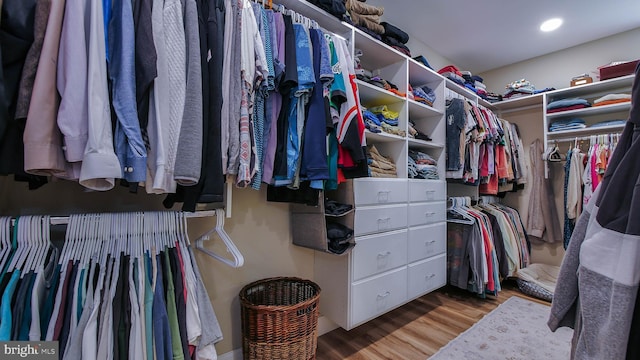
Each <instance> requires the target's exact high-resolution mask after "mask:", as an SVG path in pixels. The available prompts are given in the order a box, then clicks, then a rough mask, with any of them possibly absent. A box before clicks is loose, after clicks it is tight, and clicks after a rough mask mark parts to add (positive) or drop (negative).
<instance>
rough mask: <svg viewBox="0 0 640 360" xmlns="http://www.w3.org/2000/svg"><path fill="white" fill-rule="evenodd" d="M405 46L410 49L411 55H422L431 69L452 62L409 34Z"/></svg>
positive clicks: (440, 67) (437, 68)
mask: <svg viewBox="0 0 640 360" xmlns="http://www.w3.org/2000/svg"><path fill="white" fill-rule="evenodd" d="M407 47H408V48H409V49H410V50H411V56H413V57H416V56H418V55H422V56H424V57H425V58H426V59H427V61H428V62H429V65H431V67H432V68H433V70H435V71H438V70H440V69H442V68H443V67H445V66H447V65H451V64H453V61H451V60H449V59H448V58H446V57H444V56H441V55H440V54H438V53H437V52H436V51H435V50H433V49H432V48H431V47H430V46H429V45H427V44H425V43H423V42H421V41H419V40H416V39H415V37H413V36H410V37H409V42H408V43H407Z"/></svg>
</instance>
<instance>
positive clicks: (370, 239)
mask: <svg viewBox="0 0 640 360" xmlns="http://www.w3.org/2000/svg"><path fill="white" fill-rule="evenodd" d="M356 244H357V246H356V247H355V248H353V280H354V281H355V280H360V279H362V278H365V277H367V276H371V275H375V274H379V273H381V272H385V271H387V270H391V269H393V268H396V267H398V266H402V265H406V264H407V230H406V229H404V230H399V231H392V232H386V233H383V234H376V235H370V236H362V237H357V238H356Z"/></svg>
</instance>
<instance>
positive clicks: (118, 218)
mask: <svg viewBox="0 0 640 360" xmlns="http://www.w3.org/2000/svg"><path fill="white" fill-rule="evenodd" d="M210 216H216V217H217V223H216V226H215V227H214V228H213V229H212V230H210V231H208V232H207V233H205V234H204V235H203V236H200V237H198V238H197V239H196V240H195V242H196V244H197V245H196V248H197V249H201V250H203V251H204V252H205V253H206V254H208V255H210V256H212V257H214V258H215V259H217V260H219V261H222V262H223V263H225V264H227V265H229V266H232V267H239V266H242V264H243V262H244V259H243V257H242V254H241V253H240V252H239V251H238V249H237V248H236V246H235V245H234V244H233V242H232V241H231V239H230V238H229V236H228V235H227V234H226V232H225V231H224V228H223V225H224V210H222V209H217V210H213V211H202V212H196V213H183V212H170V211H166V212H132V213H101V214H78V215H70V216H68V217H50V216H20V217H17V218H15V219H12V218H10V217H0V271H1V273H0V293H1V294H2V297H1V299H0V308H1V309H2V311H3V316H2V318H0V339H2V340H3V341H9V340H20V341H24V340H30V341H41V340H47V341H58V343H59V354H60V356H61V358H62V359H75V358H107V356H106V355H107V354H108V353H115V354H117V356H118V357H119V358H120V359H125V358H129V359H149V358H154V357H153V356H154V354H156V356H157V358H158V359H171V358H176V356H177V357H184V358H185V359H190V358H193V356H192V355H196V353H197V358H203V359H204V358H215V347H214V344H215V343H216V342H218V341H220V340H221V339H222V332H221V329H220V326H219V324H218V321H217V318H216V315H215V312H214V310H213V307H212V305H211V301H210V299H209V296H208V294H207V291H206V289H205V287H204V283H203V281H202V275H201V274H200V271H199V269H198V265H197V263H196V261H195V256H194V253H193V247H192V245H191V242H190V241H189V238H188V235H187V218H194V217H210ZM51 225H66V226H67V227H66V231H65V238H64V243H63V245H62V246H61V247H57V246H55V245H54V243H53V242H52V239H51V236H50V227H51ZM213 233H216V234H217V235H218V236H219V237H220V238H221V239H222V240H223V242H224V243H225V245H226V247H227V251H229V252H230V253H231V255H232V257H233V259H229V258H228V256H223V255H220V254H217V253H214V252H212V251H210V250H207V249H205V248H204V247H203V246H202V242H203V241H204V240H206V239H208V238H209V237H210V236H211V235H212V234H213ZM18 299H20V301H18Z"/></svg>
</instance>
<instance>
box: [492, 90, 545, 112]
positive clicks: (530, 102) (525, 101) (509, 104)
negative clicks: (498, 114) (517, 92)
mask: <svg viewBox="0 0 640 360" xmlns="http://www.w3.org/2000/svg"><path fill="white" fill-rule="evenodd" d="M542 98H543V96H542V93H540V94H534V95H529V96H522V97H519V98H515V99H509V100H504V101H498V102H494V103H491V106H492V107H493V108H495V109H496V110H499V111H510V110H523V109H524V108H528V107H541V106H542Z"/></svg>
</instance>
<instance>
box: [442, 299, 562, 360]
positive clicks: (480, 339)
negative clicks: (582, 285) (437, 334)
mask: <svg viewBox="0 0 640 360" xmlns="http://www.w3.org/2000/svg"><path fill="white" fill-rule="evenodd" d="M550 309H551V308H550V307H549V306H546V305H542V304H539V303H536V302H533V301H529V300H526V299H522V298H519V297H516V296H514V297H512V298H510V299H508V300H507V301H505V302H504V303H502V304H501V305H500V306H498V307H497V308H496V309H494V310H493V311H492V312H490V313H489V314H487V315H485V317H483V318H482V319H481V320H480V321H478V322H477V323H475V324H474V325H473V326H472V327H471V328H470V329H468V330H467V331H465V332H464V333H462V334H460V335H458V337H456V338H455V339H453V340H451V341H450V342H449V343H448V344H447V345H445V346H444V347H443V348H441V349H440V350H439V351H438V352H437V353H435V354H434V355H433V356H432V357H430V358H429V359H430V360H462V359H468V360H485V359H486V360H500V359H509V360H532V359H544V360H556V359H557V360H561V359H562V360H565V359H569V357H570V356H569V355H570V351H571V337H572V336H573V330H572V329H569V328H560V329H558V330H557V331H556V332H555V333H553V332H551V330H549V328H548V327H547V319H548V318H549V311H550Z"/></svg>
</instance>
